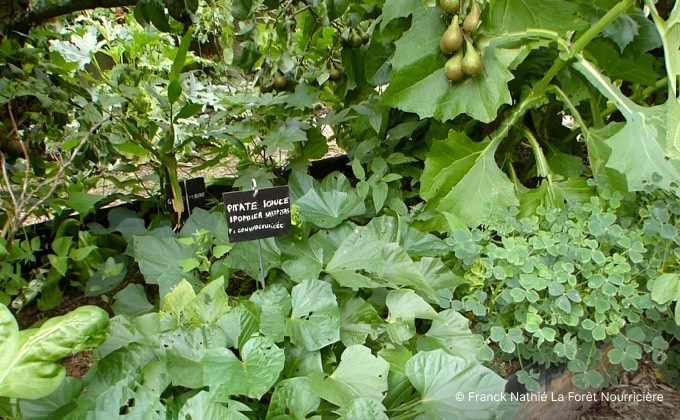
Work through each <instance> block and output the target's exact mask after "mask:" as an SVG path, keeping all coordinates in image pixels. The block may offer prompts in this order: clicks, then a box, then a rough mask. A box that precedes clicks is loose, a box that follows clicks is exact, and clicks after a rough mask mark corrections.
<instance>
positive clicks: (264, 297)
mask: <svg viewBox="0 0 680 420" xmlns="http://www.w3.org/2000/svg"><path fill="white" fill-rule="evenodd" d="M250 300H251V301H252V302H255V304H257V306H258V307H259V308H260V332H261V333H262V334H263V335H265V336H267V337H271V338H272V339H273V340H274V341H275V342H277V343H278V342H281V341H283V339H284V334H285V331H286V318H288V315H289V314H290V311H291V309H292V303H291V298H290V295H289V294H288V290H286V288H285V287H283V286H282V285H280V284H274V285H270V286H267V288H266V289H264V290H258V291H257V292H255V293H253V294H252V296H251V297H250Z"/></svg>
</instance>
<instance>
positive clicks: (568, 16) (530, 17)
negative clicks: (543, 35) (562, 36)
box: [483, 0, 578, 34]
mask: <svg viewBox="0 0 680 420" xmlns="http://www.w3.org/2000/svg"><path fill="white" fill-rule="evenodd" d="M576 12H577V7H576V5H575V4H573V3H570V2H566V1H562V0H545V1H533V0H497V1H492V2H490V5H489V13H488V22H486V23H485V25H484V26H483V27H484V28H488V29H489V30H491V31H494V32H496V33H499V34H500V33H503V32H520V31H525V30H527V29H530V28H541V29H549V30H553V31H557V32H562V33H564V32H566V31H571V30H574V29H575V28H577V27H578V26H577V24H578V16H577V15H576Z"/></svg>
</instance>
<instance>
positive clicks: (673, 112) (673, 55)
mask: <svg viewBox="0 0 680 420" xmlns="http://www.w3.org/2000/svg"><path fill="white" fill-rule="evenodd" d="M650 11H651V13H652V17H653V18H654V23H655V24H656V29H657V31H658V32H659V35H660V37H661V42H662V43H663V47H664V54H665V61H666V72H667V74H668V87H669V89H668V94H669V100H668V115H667V122H668V136H667V146H668V153H669V155H670V156H671V157H673V158H674V159H676V160H680V104H678V100H677V98H678V94H679V93H680V92H678V81H679V80H680V54H678V50H680V3H678V2H676V3H675V6H674V7H673V10H672V11H671V14H670V16H669V17H668V20H667V21H665V22H664V21H663V19H661V17H660V16H659V15H658V13H657V11H656V9H655V8H654V7H652V8H650Z"/></svg>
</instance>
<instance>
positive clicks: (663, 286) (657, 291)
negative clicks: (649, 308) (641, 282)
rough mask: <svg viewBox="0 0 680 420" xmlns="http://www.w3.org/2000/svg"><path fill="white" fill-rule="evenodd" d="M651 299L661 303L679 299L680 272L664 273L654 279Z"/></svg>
mask: <svg viewBox="0 0 680 420" xmlns="http://www.w3.org/2000/svg"><path fill="white" fill-rule="evenodd" d="M652 299H653V300H654V301H655V302H656V303H659V304H661V305H663V304H665V303H668V302H670V301H671V300H678V301H680V274H678V273H664V274H662V275H660V276H659V277H657V278H656V279H655V280H654V285H653V286H652Z"/></svg>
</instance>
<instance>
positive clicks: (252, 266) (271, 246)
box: [226, 238, 281, 279]
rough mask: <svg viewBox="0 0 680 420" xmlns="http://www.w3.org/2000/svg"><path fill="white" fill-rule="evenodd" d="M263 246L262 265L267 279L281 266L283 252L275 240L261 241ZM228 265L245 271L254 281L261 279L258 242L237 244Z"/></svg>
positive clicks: (230, 255) (228, 258) (228, 259)
mask: <svg viewBox="0 0 680 420" xmlns="http://www.w3.org/2000/svg"><path fill="white" fill-rule="evenodd" d="M259 242H260V244H261V246H262V263H263V265H264V275H265V277H266V276H267V274H268V273H269V271H270V270H271V269H272V268H275V267H278V266H280V264H281V250H280V249H279V247H278V245H276V241H275V240H274V238H266V239H261V240H259ZM226 261H227V262H226V264H227V266H228V267H229V268H233V269H235V270H243V271H244V272H245V273H246V274H248V275H249V276H250V277H252V278H254V279H260V277H261V274H260V257H259V249H258V244H257V241H245V242H237V243H235V244H234V247H233V248H232V250H231V252H230V253H229V256H228V257H227V260H226Z"/></svg>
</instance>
